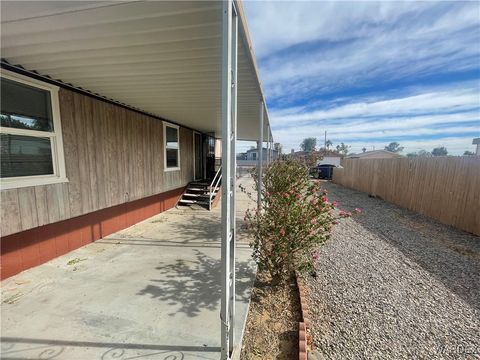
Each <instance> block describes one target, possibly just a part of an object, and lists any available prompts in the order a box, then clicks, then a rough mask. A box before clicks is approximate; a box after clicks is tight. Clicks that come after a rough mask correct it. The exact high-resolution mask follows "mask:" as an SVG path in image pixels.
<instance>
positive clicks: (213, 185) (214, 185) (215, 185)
mask: <svg viewBox="0 0 480 360" xmlns="http://www.w3.org/2000/svg"><path fill="white" fill-rule="evenodd" d="M217 176H218V178H217ZM221 179H222V167H221V166H220V167H219V168H218V170H217V172H216V174H215V177H214V178H213V180H212V182H211V183H210V188H209V191H210V194H209V195H210V198H209V201H208V210H212V198H213V195H214V194H215V191H217V189H218V185H219V184H220V180H221ZM212 189H213V190H212Z"/></svg>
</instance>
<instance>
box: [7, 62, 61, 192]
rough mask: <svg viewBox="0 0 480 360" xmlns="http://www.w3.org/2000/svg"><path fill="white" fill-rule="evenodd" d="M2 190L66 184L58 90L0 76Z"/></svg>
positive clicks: (25, 78) (25, 80) (35, 81)
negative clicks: (57, 183) (59, 183)
mask: <svg viewBox="0 0 480 360" xmlns="http://www.w3.org/2000/svg"><path fill="white" fill-rule="evenodd" d="M0 75H1V76H0V85H1V102H0V105H1V106H0V122H1V127H0V138H1V145H0V156H1V168H0V178H1V188H2V189H10V188H18V187H24V186H35V185H43V184H52V183H56V182H65V181H67V179H66V175H65V163H64V158H63V143H62V136H61V125H60V118H59V115H60V114H59V108H58V87H56V86H52V85H50V84H47V83H44V82H41V81H37V80H34V79H30V78H28V77H25V76H21V75H18V74H15V73H11V72H7V71H4V70H2V71H1V73H0Z"/></svg>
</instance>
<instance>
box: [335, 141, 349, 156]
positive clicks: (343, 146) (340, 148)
mask: <svg viewBox="0 0 480 360" xmlns="http://www.w3.org/2000/svg"><path fill="white" fill-rule="evenodd" d="M350 148H351V146H349V145H346V144H345V143H343V142H342V143H340V145H337V147H336V149H337V151H338V152H339V153H340V154H342V155H347V154H348V151H349V149H350Z"/></svg>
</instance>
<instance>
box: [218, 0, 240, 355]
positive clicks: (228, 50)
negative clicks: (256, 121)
mask: <svg viewBox="0 0 480 360" xmlns="http://www.w3.org/2000/svg"><path fill="white" fill-rule="evenodd" d="M222 19H223V20H222V23H223V32H222V214H221V218H222V230H221V231H222V249H221V258H222V261H221V262H222V268H221V286H222V294H221V309H220V321H221V325H220V326H221V359H222V360H228V359H230V358H231V355H232V351H233V346H234V344H233V341H234V320H235V245H236V243H235V240H236V234H235V186H236V157H235V142H236V139H237V134H236V132H237V52H238V51H237V44H238V18H237V12H236V10H235V8H234V5H233V1H232V0H226V1H223V9H222Z"/></svg>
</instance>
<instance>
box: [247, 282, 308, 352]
mask: <svg viewBox="0 0 480 360" xmlns="http://www.w3.org/2000/svg"><path fill="white" fill-rule="evenodd" d="M268 280H269V275H268V274H266V273H263V272H259V273H258V274H257V278H256V280H255V287H254V289H253V291H252V300H251V304H250V310H249V313H248V318H247V325H246V328H245V335H244V340H243V347H242V354H241V359H244V360H260V359H261V360H268V359H276V360H291V359H296V358H298V322H299V321H300V303H299V299H298V290H297V286H296V283H295V278H293V277H292V278H291V279H289V280H288V281H287V282H286V283H285V284H282V285H277V286H275V287H272V286H271V285H269V284H268Z"/></svg>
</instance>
